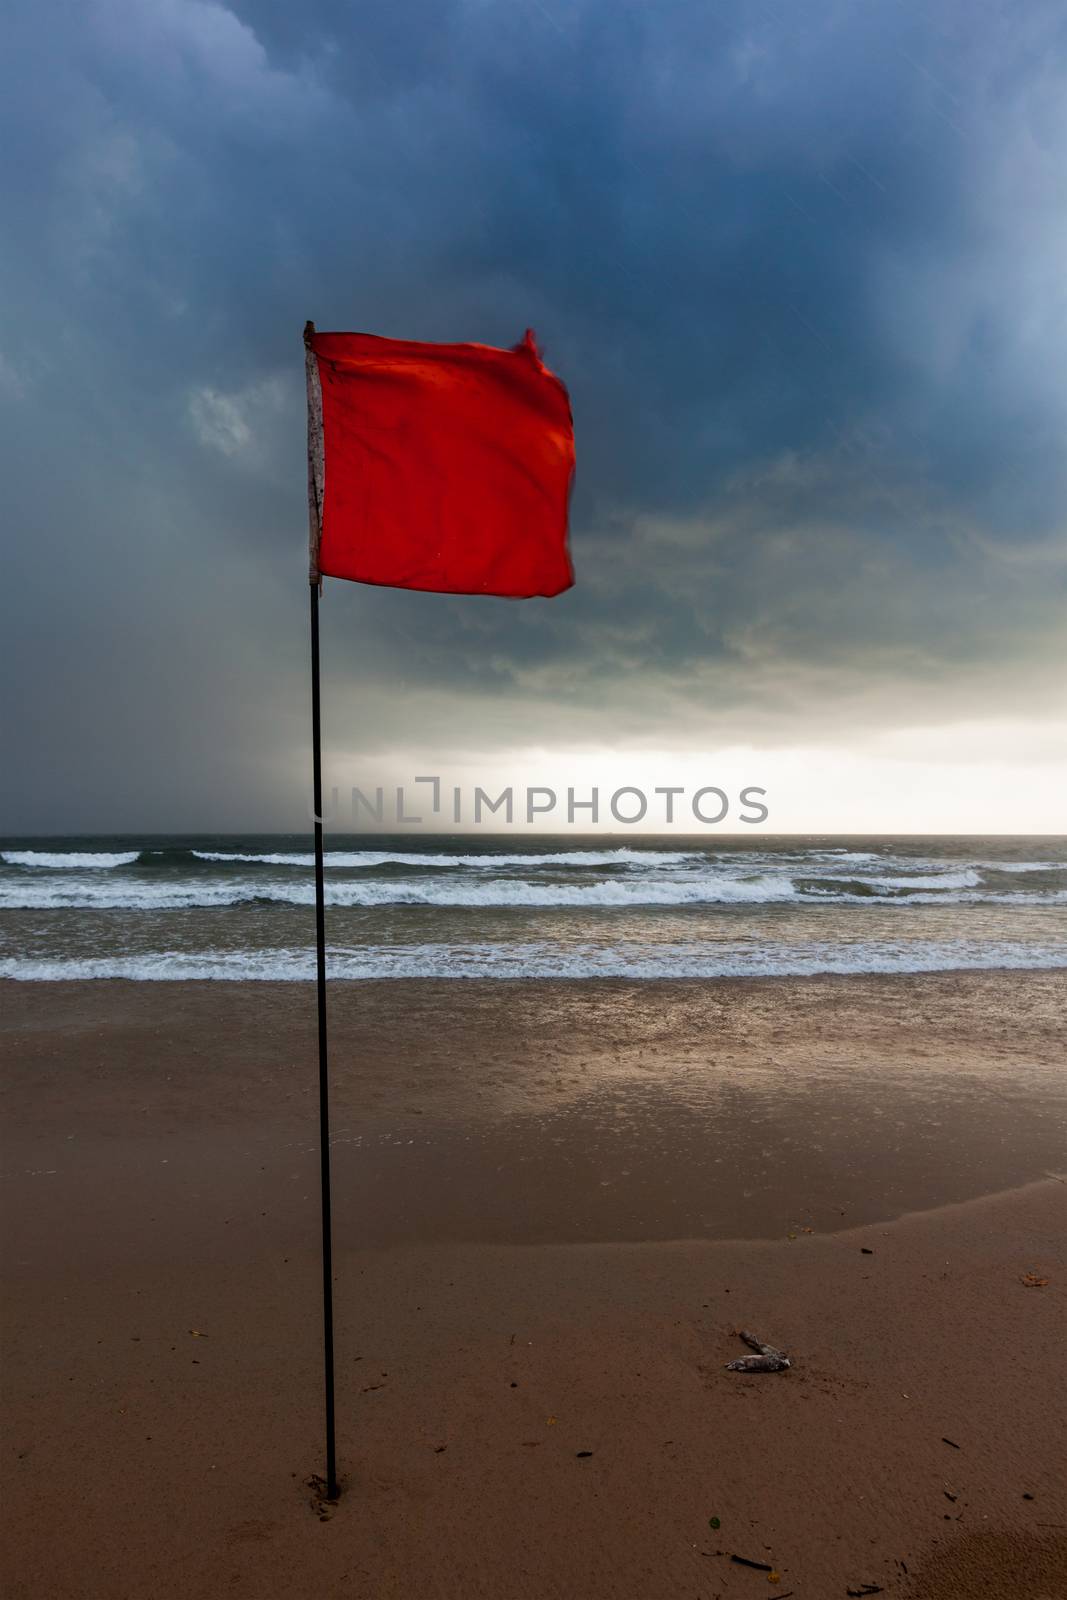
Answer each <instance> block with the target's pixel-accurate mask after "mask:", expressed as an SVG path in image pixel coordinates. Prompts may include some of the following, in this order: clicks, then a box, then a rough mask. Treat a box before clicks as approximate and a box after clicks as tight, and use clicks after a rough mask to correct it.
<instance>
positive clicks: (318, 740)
mask: <svg viewBox="0 0 1067 1600" xmlns="http://www.w3.org/2000/svg"><path fill="white" fill-rule="evenodd" d="M314 331H315V325H314V323H311V322H309V323H308V324H307V326H306V327H305V329H304V344H305V348H306V349H307V372H308V380H307V381H308V505H309V512H310V517H311V552H312V564H311V573H310V577H311V583H310V594H311V772H312V805H313V807H314V826H315V979H316V989H317V998H318V1019H319V1178H320V1186H321V1192H322V1330H323V1378H324V1388H325V1401H326V1499H327V1500H334V1499H336V1498H337V1495H338V1492H339V1491H338V1485H337V1450H336V1443H335V1427H334V1384H333V1240H332V1230H331V1217H330V1075H329V1060H328V1054H327V1047H326V1040H327V1036H326V882H325V871H324V861H323V848H322V716H321V710H320V694H319V590H320V587H321V579H320V576H319V572H318V565H317V564H318V533H319V514H320V494H321V467H320V464H321V460H322V454H321V450H322V446H321V439H322V434H321V426H322V400H321V395H320V394H319V392H318V387H317V378H318V373H317V372H315V374H314V382H313V377H312V368H313V365H314V359H315V358H314V356H313V355H312V353H311V349H310V346H309V339H310V336H311V334H313V333H314ZM313 388H314V393H313V392H312V391H313Z"/></svg>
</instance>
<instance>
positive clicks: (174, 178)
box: [0, 0, 1067, 833]
mask: <svg viewBox="0 0 1067 1600" xmlns="http://www.w3.org/2000/svg"><path fill="white" fill-rule="evenodd" d="M9 17H10V19H11V20H10V21H9V23H8V29H7V34H8V48H7V50H6V52H5V63H4V65H3V67H2V69H0V71H2V77H3V83H2V90H3V92H2V94H0V124H2V139H0V152H2V154H0V159H2V161H3V167H4V179H3V183H4V193H5V205H4V216H5V224H6V225H5V230H4V231H5V247H4V251H3V255H2V260H0V273H2V286H3V313H4V315H3V325H2V331H0V410H2V415H3V424H2V429H0V470H2V476H3V484H4V510H5V524H6V533H5V549H6V555H7V561H6V574H7V576H6V582H5V584H4V586H3V595H2V602H0V603H2V606H3V615H2V630H0V642H2V650H3V656H4V660H3V677H4V683H5V686H6V688H7V691H8V692H7V695H6V700H7V703H8V712H7V716H6V718H5V722H6V728H5V734H4V742H5V753H6V754H5V769H6V778H5V784H4V791H5V794H4V805H3V813H2V819H0V822H2V826H3V827H4V828H5V830H7V831H8V832H9V833H15V832H18V833H23V832H31V831H33V832H37V831H39V832H50V831H76V830H77V831H80V830H86V831H88V830H98V831H121V830H127V829H141V830H145V831H149V830H156V829H168V828H201V829H206V830H210V829H222V828H233V829H245V828H256V827H261V828H286V827H294V828H298V827H302V826H303V825H304V818H305V815H306V790H307V763H308V749H309V746H308V715H307V696H308V688H307V615H306V612H307V585H306V581H305V573H306V499H305V440H304V431H303V430H304V390H303V361H302V354H303V353H302V347H301V337H300V336H301V329H302V326H303V323H304V321H305V319H306V318H308V317H311V318H313V319H314V320H315V322H316V323H317V324H318V326H319V327H320V328H326V329H328V328H359V329H365V330H368V331H371V332H377V333H385V334H390V335H393V336H396V337H410V338H419V339H440V340H446V341H452V340H460V339H474V340H480V341H484V342H487V343H491V344H503V345H508V344H511V343H513V342H514V341H515V340H516V339H518V338H519V337H521V335H522V331H523V329H524V328H525V327H527V326H528V325H529V326H532V327H534V328H535V329H536V330H537V334H538V337H539V340H540V342H541V344H542V346H543V347H544V350H545V355H546V359H547V361H548V362H549V364H550V365H551V366H552V367H553V369H554V370H555V371H557V372H558V373H559V374H560V375H561V376H562V377H563V378H564V380H565V381H566V383H567V385H568V387H569V389H570V392H571V397H572V403H573V408H574V414H575V423H576V432H577V440H578V474H577V481H576V487H575V494H574V500H573V505H572V550H573V555H574V561H575V566H576V570H577V578H578V582H577V586H576V588H575V589H574V590H572V591H571V592H570V593H568V594H566V595H564V596H562V597H561V598H559V599H557V600H554V601H531V602H524V603H521V604H517V603H510V602H507V601H497V600H487V599H457V598H446V597H439V596H429V595H419V594H404V593H400V592H396V591H386V590H377V589H363V588H360V587H358V586H356V585H346V584H340V583H335V582H328V583H327V586H326V594H325V599H324V612H323V627H324V638H323V647H324V652H325V655H324V670H325V674H326V676H325V686H324V690H325V695H326V713H325V715H326V740H327V781H328V782H330V781H334V782H340V783H341V784H342V785H344V784H347V783H349V782H364V783H370V782H374V781H382V780H383V779H385V780H392V779H396V780H397V781H402V780H403V779H404V778H405V777H406V776H409V775H411V774H413V773H416V772H439V773H441V774H443V775H444V776H445V777H446V779H447V778H448V777H449V776H450V775H455V776H457V779H458V778H459V777H460V776H462V778H463V780H464V781H466V780H467V779H468V778H471V779H473V777H475V776H476V777H477V778H478V779H479V780H480V779H481V778H482V777H484V778H486V779H487V780H492V779H493V778H494V777H499V776H500V775H501V774H504V775H508V776H510V775H512V774H514V775H517V776H519V777H525V778H528V779H529V781H535V782H536V781H547V782H553V781H560V777H561V775H565V774H571V773H573V774H575V775H580V776H581V779H582V781H583V782H585V783H587V784H588V783H590V782H596V781H598V775H600V781H602V782H603V783H605V784H610V782H611V781H613V780H614V779H615V778H616V777H621V779H622V780H623V781H642V780H643V779H649V780H650V781H655V782H662V783H669V782H671V781H672V775H673V774H675V773H678V774H684V776H681V777H679V778H678V780H677V781H681V782H687V781H690V778H691V777H692V776H693V775H697V776H699V778H700V779H701V781H703V782H707V783H717V782H724V783H725V786H726V787H730V786H731V785H734V786H735V787H736V786H737V785H738V784H740V782H742V781H744V782H751V783H753V784H761V783H762V784H763V785H764V786H765V787H766V788H767V789H768V792H769V794H770V796H771V800H772V806H771V818H770V825H772V826H773V825H775V824H776V825H777V826H779V827H782V828H788V829H791V828H827V829H830V828H835V829H845V830H850V831H856V832H862V831H864V830H866V829H868V828H889V829H893V828H900V829H909V830H911V831H923V830H924V829H926V828H930V829H935V828H939V829H942V830H952V829H955V828H959V829H976V830H986V829H999V830H1001V831H1005V832H1011V831H1030V830H1034V831H1038V830H1047V831H1052V830H1062V828H1063V820H1062V810H1063V795H1064V793H1065V792H1067V760H1065V750H1067V696H1065V692H1064V691H1065V682H1064V680H1065V671H1064V660H1065V642H1064V641H1065V633H1064V623H1065V620H1067V616H1065V613H1067V605H1065V600H1067V538H1065V529H1064V505H1065V491H1067V451H1065V448H1064V444H1065V440H1067V377H1065V374H1067V275H1065V272H1064V261H1065V245H1067V220H1065V218H1067V205H1065V202H1067V159H1065V158H1067V14H1065V12H1064V10H1063V7H1062V6H1061V5H1060V4H1058V3H1056V4H1044V3H1041V0H1037V3H1032V4H1026V5H1022V4H1015V5H1007V4H998V3H986V0H977V3H976V0H967V3H955V0H951V3H949V0H935V3H934V4H933V5H928V4H925V3H923V4H919V3H918V0H894V3H892V4H890V3H886V0H870V3H863V4H860V3H858V0H847V3H843V0H842V3H835V0H817V3H810V0H800V3H793V0H789V3H787V0H700V3H693V0H661V3H655V4H650V3H644V4H641V3H636V0H633V3H631V0H507V3H503V0H466V3H452V0H436V3H431V0H398V3H394V4H392V5H373V6H371V5H365V4H354V3H341V0H303V3H302V4H300V5H293V4H292V3H291V0H235V3H233V4H231V5H229V6H226V5H222V4H212V3H206V0H66V3H64V0H56V3H53V4H52V5H49V6H42V5H40V4H39V3H37V0H15V4H14V5H13V6H12V7H11V8H9ZM563 781H566V779H565V777H564V779H563Z"/></svg>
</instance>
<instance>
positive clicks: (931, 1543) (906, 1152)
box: [0, 973, 1067, 1600]
mask: <svg viewBox="0 0 1067 1600" xmlns="http://www.w3.org/2000/svg"><path fill="white" fill-rule="evenodd" d="M310 998H311V996H310V992H309V991H308V990H306V989H297V988H296V987H295V986H293V985H269V984H248V985H234V984H215V985H208V984H201V985H171V984H166V985H162V984H141V985H136V984H125V985H124V984H118V983H107V984H95V985H94V984H71V985H67V984H38V985H29V984H27V985H7V986H5V987H4V999H5V1007H4V1018H3V1024H2V1028H0V1063H2V1066H3V1075H4V1084H5V1097H6V1112H5V1116H4V1130H5V1145H6V1151H5V1154H6V1176H5V1192H6V1197H7V1198H6V1204H5V1217H6V1222H5V1228H4V1279H5V1295H4V1301H5V1308H6V1309H5V1319H6V1330H5V1338H4V1353H5V1359H4V1389H5V1404H4V1411H5V1433H6V1442H5V1449H4V1474H5V1480H6V1487H5V1491H4V1503H5V1507H6V1513H5V1525H6V1539H7V1552H6V1555H5V1562H4V1565H5V1571H6V1572H7V1574H8V1584H9V1587H8V1592H9V1593H10V1594H11V1595H12V1596H13V1600H22V1597H23V1596H27V1597H28V1596H29V1595H31V1594H32V1595H34V1596H35V1597H36V1596H38V1595H40V1594H48V1595H50V1596H56V1597H57V1600H64V1597H70V1600H82V1597H85V1600H88V1597H89V1596H93V1597H94V1600H95V1597H97V1596H103V1597H108V1600H110V1597H115V1600H119V1597H123V1600H125V1597H127V1596H131V1597H132V1596H140V1595H144V1594H153V1595H163V1596H170V1595H174V1596H178V1595H181V1596H183V1597H184V1600H199V1597H201V1596H202V1597H204V1600H208V1597H209V1596H210V1597H212V1600H214V1597H215V1596H217V1595H219V1594H232V1595H234V1596H238V1597H243V1596H248V1597H249V1600H253V1597H255V1600H259V1597H260V1596H263V1595H267V1594H269V1595H271V1596H278V1597H281V1600H289V1597H292V1600H297V1597H300V1600H303V1597H304V1596H311V1595H313V1594H323V1593H338V1594H340V1593H359V1594H368V1595H375V1596H377V1595H381V1596H402V1595H403V1596H407V1595H412V1594H415V1593H419V1594H422V1593H428V1594H438V1595H441V1596H453V1595H454V1596H457V1597H458V1596H461V1595H463V1596H466V1595H484V1596H487V1597H488V1596H493V1597H500V1596H510V1595H514V1596H515V1597H516V1600H521V1597H526V1596H530V1597H533V1596H537V1597H538V1600H541V1597H545V1596H549V1597H553V1596H560V1597H562V1596H565V1595H566V1596H570V1595H572V1594H582V1595H583V1596H587V1597H590V1600H601V1597H603V1600H607V1597H608V1596H626V1597H629V1596H633V1597H635V1600H636V1597H637V1596H642V1597H644V1596H648V1595H659V1594H663V1595H675V1594H677V1595H689V1594H693V1595H700V1596H702V1597H704V1596H706V1597H709V1600H710V1597H712V1596H716V1595H718V1596H721V1597H722V1600H734V1597H735V1596H742V1595H747V1594H771V1593H778V1594H786V1593H790V1592H791V1593H793V1594H795V1595H796V1596H798V1597H806V1600H824V1597H826V1596H832V1595H835V1594H838V1593H840V1594H844V1593H845V1592H846V1590H847V1588H848V1587H849V1586H853V1587H859V1586H862V1585H863V1584H877V1585H878V1586H879V1587H880V1588H881V1590H882V1592H884V1593H886V1594H896V1595H898V1596H900V1597H902V1600H913V1597H914V1600H941V1597H942V1596H944V1597H946V1600H947V1597H950V1596H955V1595H957V1594H964V1593H968V1592H970V1593H981V1594H983V1595H984V1596H987V1597H988V1600H1001V1597H1003V1600H1007V1597H1008V1596H1010V1597H1011V1600H1018V1597H1020V1596H1022V1595H1028V1594H1032V1595H1033V1596H1034V1597H1035V1600H1036V1597H1038V1596H1045V1595H1047V1596H1060V1595H1062V1594H1064V1593H1067V1589H1065V1587H1064V1584H1063V1582H1062V1580H1061V1578H1060V1577H1059V1576H1057V1574H1059V1573H1062V1572H1063V1571H1064V1570H1065V1564H1064V1552H1065V1547H1064V1545H1063V1538H1064V1533H1063V1526H1062V1525H1063V1524H1064V1523H1067V1510H1065V1508H1064V1505H1063V1504H1062V1497H1061V1495H1060V1491H1059V1489H1058V1485H1057V1472H1058V1466H1059V1465H1060V1464H1062V1454H1063V1436H1062V1435H1063V1430H1062V1422H1061V1420H1060V1419H1061V1418H1062V1416H1063V1409H1064V1400H1065V1395H1064V1387H1063V1379H1062V1377H1061V1371H1062V1362H1061V1361H1059V1360H1058V1359H1056V1357H1055V1355H1054V1352H1055V1350H1056V1348H1057V1341H1058V1339H1061V1337H1062V1325H1063V1321H1062V1319H1063V1310H1064V1288H1065V1278H1067V1274H1065V1270H1064V1261H1063V1254H1064V1252H1063V1239H1064V1232H1065V1230H1064V1220H1065V1211H1067V1184H1064V1183H1063V1182H1062V1181H1061V1179H1062V1177H1063V1174H1062V1172H1060V1171H1058V1169H1057V1165H1056V1161H1055V1155H1056V1153H1057V1151H1058V1150H1061V1149H1062V1134H1061V1133H1060V1132H1058V1130H1057V1126H1056V1119H1057V1117H1058V1116H1059V1115H1060V1113H1061V1112H1062V1100H1063V1091H1062V1084H1061V1081H1060V1080H1061V1071H1060V1068H1059V1062H1060V1060H1061V1058H1062V1046H1063V1021H1062V1019H1063V1016H1064V1014H1065V1007H1064V1000H1065V998H1067V974H1057V973H1039V974H1032V975H1027V976H1026V977H1025V979H1021V978H1020V977H1019V975H1018V974H1014V973H1013V974H981V975H975V974H967V975H961V974H951V975H943V976H942V975H930V976H924V977H920V978H915V977H909V978H895V977H883V978H878V979H859V978H817V979H804V980H795V981H794V980H779V979H762V980H754V981H753V982H751V983H744V982H726V981H723V982H720V983H716V984H687V983H684V982H674V983H664V984H649V983H641V984H633V983H620V982H616V983H609V982H607V981H601V982H599V983H592V984H558V983H556V984H553V983H540V984H533V983H527V984H522V983H518V982H516V983H515V984H507V985H501V984H483V985H478V984H474V983H463V984H456V983H454V982H446V983H439V984H436V985H435V984H433V983H423V984H418V983H414V984H412V983H409V984H404V983H400V982H396V981H392V982H384V983H378V984H372V983H364V984H353V985H347V986H335V987H334V989H333V990H332V991H331V998H330V1006H331V1024H332V1030H333V1040H334V1057H333V1063H334V1065H333V1085H334V1130H335V1139H336V1141H337V1142H336V1143H335V1146H334V1160H335V1173H336V1188H335V1207H336V1209H335V1242H336V1259H335V1266H336V1285H335V1294H336V1297H337V1319H338V1375H339V1376H338V1428H339V1457H340V1466H341V1470H342V1473H343V1475H344V1477H345V1479H346V1489H345V1494H344V1496H343V1498H342V1501H341V1503H340V1504H339V1505H338V1507H337V1508H336V1510H335V1511H333V1512H332V1514H331V1515H330V1517H329V1519H328V1520H327V1521H325V1522H322V1521H320V1520H319V1519H318V1517H317V1516H316V1514H315V1512H314V1511H313V1510H312V1508H311V1505H310V1503H309V1502H310V1499H311V1494H310V1491H309V1489H308V1487H307V1485H306V1483H305V1480H306V1479H307V1477H308V1476H309V1475H310V1474H312V1473H314V1472H315V1471H321V1461H320V1455H321V1411H320V1372H319V1356H320V1351H319V1337H320V1334H319V1322H318V1316H319V1310H318V1307H319V1285H318V1282H317V1272H318V1255H317V1225H318V1209H317V1207H318V1194H317V1155H316V1150H315V1122H314V1117H315V1081H314V1073H315V1065H314V1043H315V1034H314V1016H313V1012H312V1009H311V1006H310V1004H309V1003H308V1002H309V1001H310ZM294 1002H295V1003H294ZM820 1147H821V1148H820ZM1050 1173H1051V1174H1052V1175H1051V1176H1049V1175H1048V1174H1050ZM744 1189H748V1190H749V1191H750V1193H749V1194H748V1195H747V1196H745V1195H744V1194H743V1193H740V1192H739V1191H743V1190H744ZM808 1230H811V1231H808ZM1027 1274H1033V1275H1034V1276H1035V1277H1036V1278H1038V1279H1041V1278H1047V1279H1048V1282H1047V1283H1043V1284H1042V1283H1037V1284H1030V1283H1028V1282H1027V1281H1024V1280H1025V1279H1026V1276H1027ZM738 1328H746V1329H751V1330H752V1331H754V1332H755V1333H756V1334H757V1335H758V1336H759V1337H761V1338H764V1339H767V1340H770V1341H772V1342H774V1343H776V1344H779V1345H781V1346H782V1347H785V1348H787V1349H789V1351H790V1354H791V1355H792V1357H793V1360H794V1366H793V1368H792V1370H791V1371H790V1372H789V1373H788V1374H784V1375H756V1376H746V1375H743V1374H735V1373H729V1372H726V1371H725V1370H724V1364H725V1363H726V1362H727V1361H729V1360H731V1359H733V1358H734V1357H735V1356H736V1355H738V1354H743V1353H744V1347H743V1345H742V1344H741V1343H740V1340H739V1339H738V1337H737V1333H736V1330H737V1329H738ZM1058 1330H1059V1331H1058ZM946 1439H947V1440H951V1441H953V1443H951V1444H950V1443H947V1442H945V1441H946ZM957 1447H958V1448H957ZM587 1450H588V1451H591V1452H592V1453H591V1454H590V1455H588V1456H587V1455H585V1454H580V1452H585V1451H587ZM1024 1496H1028V1497H1032V1498H1024ZM711 1517H717V1518H718V1519H719V1527H718V1529H713V1528H711V1527H710V1525H709V1519H710V1518H711ZM1057 1525H1058V1526H1057ZM718 1551H721V1552H724V1553H722V1554H717V1553H716V1552H718ZM731 1554H740V1555H742V1556H744V1557H746V1558H747V1559H751V1560H755V1561H761V1562H766V1563H768V1565H770V1564H773V1568H772V1570H774V1571H777V1572H778V1573H779V1581H778V1582H777V1583H770V1582H769V1581H768V1573H767V1572H766V1571H764V1570H760V1569H758V1568H749V1567H744V1566H742V1565H740V1564H737V1563H733V1562H732V1561H731V1560H730V1556H731ZM1025 1584H1029V1585H1030V1587H1029V1588H1027V1587H1024V1586H1023V1585H1025ZM1057 1584H1059V1587H1057V1586H1056V1585H1057ZM968 1585H970V1587H969V1589H968V1587H967V1586H968ZM1012 1585H1014V1587H1012Z"/></svg>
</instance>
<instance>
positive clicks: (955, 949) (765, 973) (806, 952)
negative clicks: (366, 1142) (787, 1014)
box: [0, 940, 1067, 983]
mask: <svg viewBox="0 0 1067 1600" xmlns="http://www.w3.org/2000/svg"><path fill="white" fill-rule="evenodd" d="M1057 968H1067V941H1065V942H1064V943H1062V944H1058V945H1036V944H1035V945H1028V944H1024V943H1021V942H990V943H986V942H973V941H967V940H946V941H941V942H928V941H913V942H907V941H900V942H898V943H893V942H891V941H873V940H872V941H867V942H861V943H852V944H847V943H814V942H812V943H806V944H795V945H790V944H781V945H775V944H772V943H763V944H755V945H753V944H745V945H743V946H741V945H737V944H722V945H720V944H715V945H708V944H705V945H666V946H665V945H659V946H642V945H640V944H635V945H607V946H602V945H567V944H562V945H556V944H548V943H532V944H463V945H450V944H421V945H399V946H395V945H394V946H371V947H367V948H362V949H358V950H353V949H332V950H330V952H329V955H328V971H329V975H330V977H331V979H333V980H334V981H337V980H341V981H344V980H359V979H371V978H409V979H410V978H458V979H462V978H468V979H469V978H493V979H515V978H558V979H575V978H601V979H603V978H626V979H633V980H647V979H655V978H660V979H664V978H705V979H707V978H771V977H796V978H800V977H814V976H818V975H822V974H840V975H847V974H869V975H874V974H880V973H919V972H968V971H971V972H980V971H992V970H1015V971H1022V970H1028V969H1044V970H1052V969H1057ZM314 975H315V964H314V957H313V956H312V954H311V953H310V952H309V951H307V950H290V949H285V950H230V951H213V950H206V951H202V952H199V953H190V952H188V951H175V950H164V951H158V952H152V953H148V954H143V955H137V956H110V957H109V956H101V957H88V958H75V957H69V958H66V959H59V958H54V959H35V958H31V957H11V958H7V959H0V979H11V980H18V981H23V982H38V983H40V982H50V981H60V980H65V981H70V980H86V979H127V980H133V981H137V982H167V981H169V982H179V981H186V982H188V981H204V980H214V981H245V982H249V981H252V982H275V983H284V982H298V981H302V982H310V981H311V980H312V979H313V978H314Z"/></svg>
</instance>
